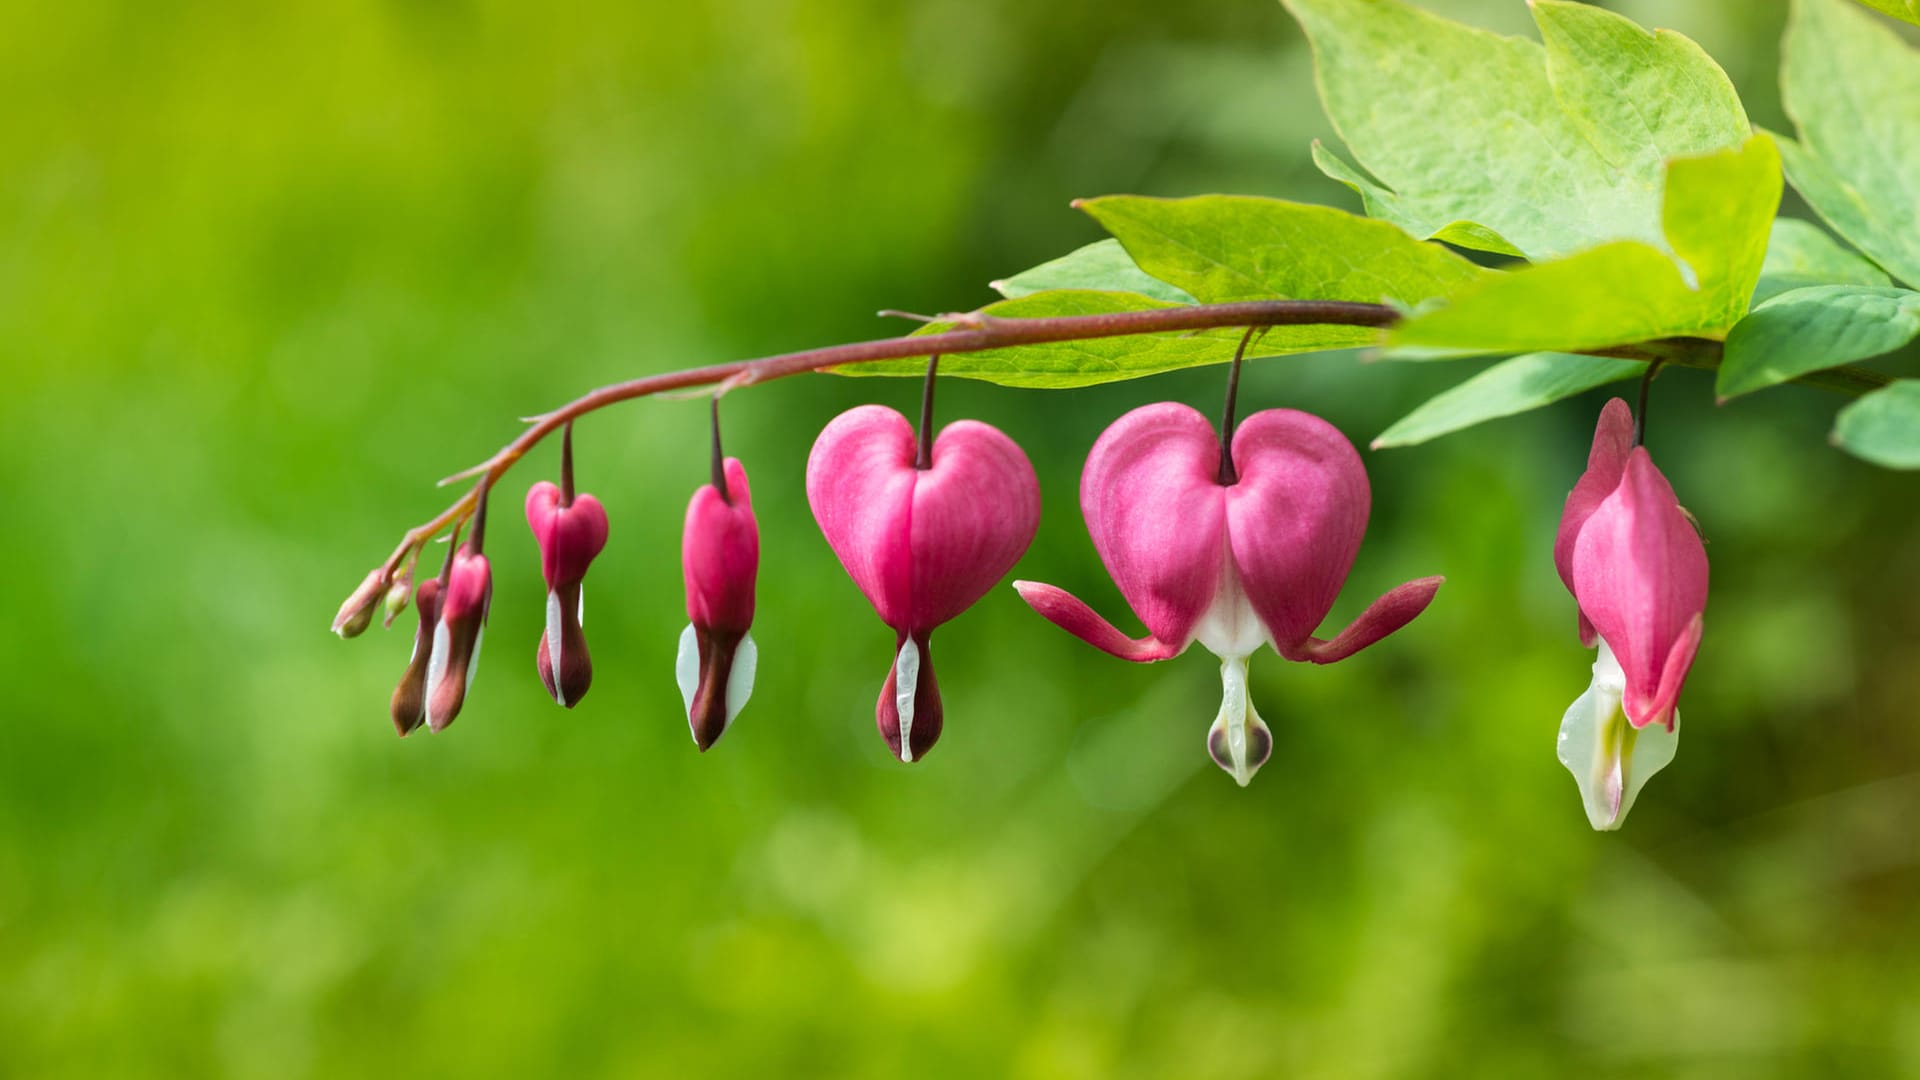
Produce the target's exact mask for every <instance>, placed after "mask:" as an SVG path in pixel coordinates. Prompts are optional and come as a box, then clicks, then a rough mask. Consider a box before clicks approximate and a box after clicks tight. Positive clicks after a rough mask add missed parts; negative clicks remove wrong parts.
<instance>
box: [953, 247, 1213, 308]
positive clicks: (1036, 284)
mask: <svg viewBox="0 0 1920 1080" xmlns="http://www.w3.org/2000/svg"><path fill="white" fill-rule="evenodd" d="M990 285H991V286H992V288H993V291H994V292H997V293H999V294H1000V295H1001V296H1004V297H1006V298H1007V299H1009V300H1017V299H1019V298H1020V297H1022V296H1031V295H1033V294H1034V293H1037V292H1046V291H1047V290H1049V289H1104V290H1107V291H1109V292H1130V293H1139V294H1140V295H1141V296H1151V297H1153V298H1154V299H1155V300H1164V301H1166V302H1167V303H1170V304H1191V303H1193V297H1191V296H1188V295H1187V294H1186V293H1184V292H1182V291H1180V290H1179V289H1176V288H1174V287H1173V286H1172V285H1169V284H1167V283H1166V282H1164V281H1161V280H1160V279H1159V278H1157V277H1154V276H1153V275H1151V274H1149V273H1147V272H1146V271H1144V270H1141V269H1140V268H1139V267H1138V266H1136V265H1134V262H1133V259H1132V258H1131V257H1130V256H1128V255H1127V249H1126V248H1123V247H1121V246H1120V241H1118V240H1113V239H1107V240H1096V241H1094V242H1093V243H1091V244H1088V245H1087V246H1086V247H1083V248H1076V249H1075V250H1073V251H1070V252H1068V253H1067V254H1065V255H1062V256H1060V257H1059V258H1057V259H1053V260H1050V261H1048V262H1043V263H1041V264H1040V265H1039V266H1036V267H1034V268H1033V269H1031V270H1022V271H1021V272H1020V273H1018V274H1015V275H1013V276H1012V277H1009V278H1002V279H1000V280H999V281H995V282H990Z"/></svg>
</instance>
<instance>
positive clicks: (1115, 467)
mask: <svg viewBox="0 0 1920 1080" xmlns="http://www.w3.org/2000/svg"><path fill="white" fill-rule="evenodd" d="M1219 472H1220V442H1219V437H1218V436H1217V435H1215V434H1214V430H1213V425H1212V424H1211V423H1210V422H1208V420H1207V418H1206V417H1204V416H1202V415H1200V413H1199V412H1197V411H1195V410H1194V409H1192V408H1190V407H1189V406H1186V405H1182V404H1180V403H1178V402H1173V401H1162V402H1158V403H1156V404H1153V405H1142V406H1141V407H1139V408H1137V409H1134V410H1133V411H1132V412H1129V413H1127V414H1126V415H1125V416H1122V417H1121V418H1120V419H1118V420H1116V421H1114V422H1113V424H1112V425H1111V426H1109V427H1108V428H1107V430H1106V431H1105V432H1104V433H1102V434H1101V436H1100V438H1099V439H1098V440H1097V441H1096V442H1095V443H1094V444H1093V450H1092V451H1091V452H1090V453H1088V455H1087V466H1086V469H1085V471H1083V472H1082V473H1081V474H1080V510H1081V513H1082V514H1084V515H1085V517H1086V521H1087V532H1088V534H1089V535H1091V536H1092V537H1093V547H1094V550H1095V551H1097V552H1099V553H1100V561H1101V562H1102V563H1105V564H1106V567H1107V573H1108V574H1110V575H1112V577H1113V581H1114V584H1115V585H1118V586H1119V587H1120V595H1122V596H1124V597H1125V598H1126V600H1127V606H1128V607H1131V608H1132V609H1133V613H1134V614H1135V615H1137V616H1139V618H1140V621H1141V622H1142V623H1144V624H1146V627H1147V630H1148V631H1149V632H1151V633H1152V635H1153V637H1154V638H1155V639H1157V640H1158V641H1159V642H1161V643H1162V644H1163V646H1164V647H1165V648H1170V649H1172V650H1173V652H1175V653H1177V652H1178V651H1179V650H1180V649H1183V648H1185V647H1186V645H1187V643H1188V642H1189V641H1191V640H1192V638H1193V634H1194V627H1195V625H1196V624H1198V623H1199V621H1200V617H1201V616H1202V615H1204V614H1206V611H1207V607H1208V605H1210V604H1212V603H1213V599H1214V595H1215V593H1217V592H1218V591H1219V586H1220V572H1221V566H1222V563H1223V561H1224V559H1225V555H1226V540H1225V531H1226V527H1227V515H1226V500H1225V495H1226V491H1227V489H1225V488H1222V487H1221V486H1220V480H1219ZM1081 606H1082V607H1084V605H1081ZM1041 613H1042V614H1046V611H1044V610H1043V611H1042V612H1041ZM1050 617H1051V616H1050ZM1070 629H1071V628H1070ZM1076 632H1077V631H1076ZM1082 636H1085V635H1082ZM1121 640H1124V638H1122V639H1121ZM1102 647H1105V646H1102ZM1109 651H1113V650H1112V649H1109ZM1155 651H1156V652H1158V651H1164V650H1155Z"/></svg>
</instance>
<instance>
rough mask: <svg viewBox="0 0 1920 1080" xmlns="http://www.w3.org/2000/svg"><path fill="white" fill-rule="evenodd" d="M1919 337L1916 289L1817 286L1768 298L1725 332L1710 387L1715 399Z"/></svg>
mask: <svg viewBox="0 0 1920 1080" xmlns="http://www.w3.org/2000/svg"><path fill="white" fill-rule="evenodd" d="M1915 337H1920V293H1916V292H1909V291H1907V290H1906V289H1894V288H1886V287H1881V288H1874V287H1871V286H1863V285H1816V286H1813V287H1812V288H1807V289H1795V290H1794V291H1792V292H1789V293H1782V294H1781V295H1779V296H1776V297H1774V298H1773V299H1771V300H1768V301H1767V302H1766V303H1764V304H1761V305H1760V306H1759V307H1756V308H1754V309H1753V313H1752V314H1750V315H1748V316H1747V317H1746V318H1744V319H1741V320H1740V322H1739V324H1738V325H1736V326H1735V327H1734V328H1733V331H1732V332H1731V333H1729V334H1728V335H1727V351H1726V354H1725V356H1724V358H1723V359H1722V360H1721V362H1720V373H1719V375H1718V376H1717V377H1716V378H1715V380H1714V390H1715V392H1716V393H1718V394H1719V395H1720V397H1721V399H1722V400H1725V399H1727V398H1730V397H1735V396H1737V395H1740V394H1745V393H1750V392H1752V391H1754V390H1761V389H1765V388H1766V387H1769V386H1774V385H1776V384H1778V383H1783V382H1786V381H1787V380H1788V379H1792V378H1795V377H1797V376H1800V375H1805V374H1807V373H1808V372H1810V371H1821V370H1823V369H1826V368H1830V367H1839V366H1840V365H1841V364H1850V363H1852V362H1854V361H1855V360H1866V359H1870V358H1872V357H1875V356H1883V355H1885V354H1887V353H1890V352H1892V351H1893V350H1895V349H1898V348H1899V347H1900V346H1902V345H1905V344H1906V343H1907V342H1909V341H1912V340H1913V339H1914V338H1915Z"/></svg>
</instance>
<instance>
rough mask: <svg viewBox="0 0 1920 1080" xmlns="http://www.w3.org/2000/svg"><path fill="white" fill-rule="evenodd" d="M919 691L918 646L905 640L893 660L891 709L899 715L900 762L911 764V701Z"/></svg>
mask: <svg viewBox="0 0 1920 1080" xmlns="http://www.w3.org/2000/svg"><path fill="white" fill-rule="evenodd" d="M919 690H920V646H918V645H916V644H914V643H913V638H911V637H909V638H907V641H906V644H904V645H902V646H900V655H898V656H896V657H894V660H893V707H894V709H895V710H896V711H898V712H899V714H900V760H901V761H903V762H905V763H906V764H908V765H911V764H913V700H914V697H915V696H916V695H917V694H918V693H919Z"/></svg>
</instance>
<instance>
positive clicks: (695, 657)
mask: <svg viewBox="0 0 1920 1080" xmlns="http://www.w3.org/2000/svg"><path fill="white" fill-rule="evenodd" d="M673 678H674V681H675V682H677V683H679V684H680V700H681V701H682V702H684V703H685V707H686V711H687V713H688V714H689V715H691V714H692V712H693V695H694V694H696V693H698V692H699V690H700V639H699V637H698V635H697V634H696V633H695V632H694V629H693V624H692V623H688V624H687V628H686V629H685V630H682V631H680V654H679V655H678V656H677V657H675V658H674V661H673Z"/></svg>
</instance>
